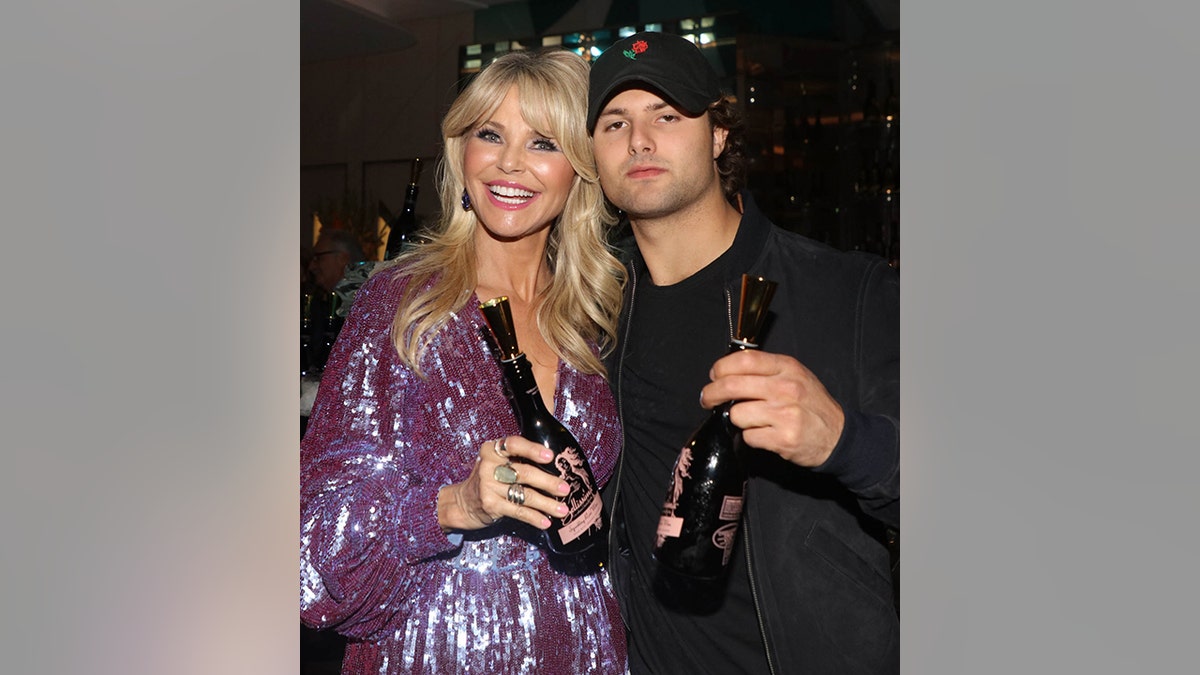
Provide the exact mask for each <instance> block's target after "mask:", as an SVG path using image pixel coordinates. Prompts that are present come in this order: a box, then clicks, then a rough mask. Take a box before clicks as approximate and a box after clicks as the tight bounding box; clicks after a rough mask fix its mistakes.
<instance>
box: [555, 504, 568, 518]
mask: <svg viewBox="0 0 1200 675" xmlns="http://www.w3.org/2000/svg"><path fill="white" fill-rule="evenodd" d="M554 510H555V511H558V512H559V513H561V514H562V515H564V516H565V515H567V505H566V504H559V505H558V507H557V508H556V509H554Z"/></svg>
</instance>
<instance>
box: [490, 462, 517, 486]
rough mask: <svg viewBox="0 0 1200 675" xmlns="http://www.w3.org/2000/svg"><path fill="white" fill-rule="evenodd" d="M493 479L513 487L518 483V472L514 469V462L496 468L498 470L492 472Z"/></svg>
mask: <svg viewBox="0 0 1200 675" xmlns="http://www.w3.org/2000/svg"><path fill="white" fill-rule="evenodd" d="M492 477H493V478H495V479H496V481H497V482H500V483H507V484H509V485H511V484H513V483H516V482H517V470H516V469H515V468H513V465H512V462H505V463H504V464H501V465H499V466H497V467H496V470H495V471H493V472H492Z"/></svg>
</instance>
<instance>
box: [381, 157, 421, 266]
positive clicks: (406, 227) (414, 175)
mask: <svg viewBox="0 0 1200 675" xmlns="http://www.w3.org/2000/svg"><path fill="white" fill-rule="evenodd" d="M420 180H421V158H420V157H417V158H416V159H414V160H413V162H412V171H411V173H410V174H409V177H408V188H406V189H405V192H404V209H403V210H401V211H400V215H398V216H396V219H395V220H393V221H392V222H391V223H389V230H388V240H387V249H386V251H387V252H386V253H385V254H384V260H391V259H392V258H395V257H396V256H398V255H400V253H401V252H402V251H403V250H404V248H405V247H406V246H407V245H408V244H409V243H412V242H413V241H414V239H413V237H414V236H415V233H416V230H417V195H418V194H419V193H420V191H421V188H420V186H419V185H418V183H419V182H420Z"/></svg>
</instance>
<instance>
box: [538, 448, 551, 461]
mask: <svg viewBox="0 0 1200 675" xmlns="http://www.w3.org/2000/svg"><path fill="white" fill-rule="evenodd" d="M540 456H541V458H542V461H543V462H549V461H550V460H551V459H554V453H553V452H550V448H546V449H545V450H542V454H541V455H540Z"/></svg>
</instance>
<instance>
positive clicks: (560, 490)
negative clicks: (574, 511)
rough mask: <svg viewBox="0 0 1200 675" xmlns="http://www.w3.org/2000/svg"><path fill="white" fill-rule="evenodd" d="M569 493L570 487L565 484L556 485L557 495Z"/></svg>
mask: <svg viewBox="0 0 1200 675" xmlns="http://www.w3.org/2000/svg"><path fill="white" fill-rule="evenodd" d="M570 491H571V486H569V485H567V484H566V483H559V484H558V494H560V495H565V494H567V493H568V492H570Z"/></svg>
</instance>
